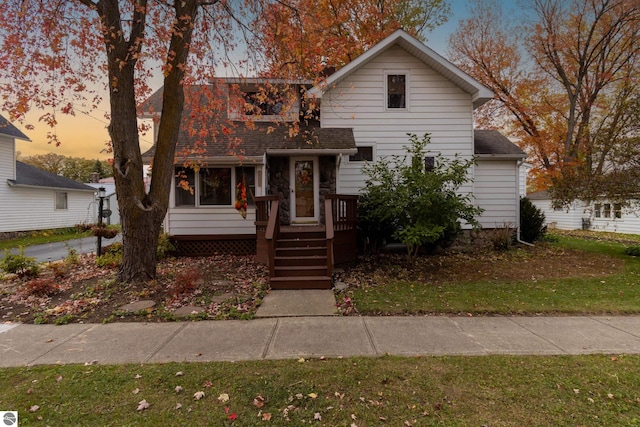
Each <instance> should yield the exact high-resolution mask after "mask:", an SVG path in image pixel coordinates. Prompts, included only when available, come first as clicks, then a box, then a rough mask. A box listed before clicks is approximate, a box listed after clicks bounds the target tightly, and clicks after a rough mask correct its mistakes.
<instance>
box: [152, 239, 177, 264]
mask: <svg viewBox="0 0 640 427" xmlns="http://www.w3.org/2000/svg"><path fill="white" fill-rule="evenodd" d="M175 250H176V248H175V246H173V244H172V243H171V240H170V239H169V235H168V234H167V233H160V235H159V236H158V247H157V249H156V256H157V257H158V260H161V259H163V258H165V257H167V256H168V255H169V254H170V253H171V252H174V251H175Z"/></svg>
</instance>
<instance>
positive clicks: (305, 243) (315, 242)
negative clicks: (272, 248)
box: [276, 239, 327, 248]
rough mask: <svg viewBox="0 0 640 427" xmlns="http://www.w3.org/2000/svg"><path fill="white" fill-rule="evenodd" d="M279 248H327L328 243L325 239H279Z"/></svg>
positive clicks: (277, 245)
mask: <svg viewBox="0 0 640 427" xmlns="http://www.w3.org/2000/svg"><path fill="white" fill-rule="evenodd" d="M276 247H278V248H309V247H325V248H326V247H327V241H326V240H324V239H287V240H283V239H279V240H278V242H277V243H276Z"/></svg>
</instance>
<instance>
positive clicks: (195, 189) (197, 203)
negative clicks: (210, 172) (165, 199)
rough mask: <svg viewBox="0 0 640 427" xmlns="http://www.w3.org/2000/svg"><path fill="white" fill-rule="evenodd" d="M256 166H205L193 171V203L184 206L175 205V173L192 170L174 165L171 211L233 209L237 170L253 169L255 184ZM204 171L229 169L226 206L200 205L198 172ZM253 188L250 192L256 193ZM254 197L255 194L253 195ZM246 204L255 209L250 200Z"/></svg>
mask: <svg viewBox="0 0 640 427" xmlns="http://www.w3.org/2000/svg"><path fill="white" fill-rule="evenodd" d="M258 166H259V165H257V164H256V165H237V164H236V165H207V166H206V167H201V168H199V169H198V171H194V178H193V180H194V182H193V183H191V185H192V187H193V192H194V194H193V198H194V202H193V204H188V205H187V204H184V205H176V191H177V190H178V189H179V187H178V183H177V177H176V172H177V171H178V170H179V169H192V168H184V167H182V166H178V165H174V167H173V168H174V169H173V172H174V173H173V187H172V189H173V194H172V201H171V206H172V208H173V209H194V208H196V209H215V208H229V207H233V205H234V203H235V199H236V185H237V183H238V181H237V179H238V175H237V173H236V172H237V169H238V168H241V167H244V168H253V174H254V180H256V181H255V182H257V176H256V175H257V173H258ZM204 169H230V170H231V182H230V187H231V188H230V191H231V202H230V203H229V204H228V205H203V204H201V203H200V196H201V194H200V187H201V179H200V170H204ZM254 186H255V188H254V189H253V190H252V191H254V192H256V191H257V184H254ZM248 191H249V189H248V187H247V198H248V199H249V198H250V197H251V196H249V194H248ZM254 196H255V194H254ZM247 203H248V205H249V207H250V208H251V207H255V205H254V204H252V202H251V200H247Z"/></svg>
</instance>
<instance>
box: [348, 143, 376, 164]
mask: <svg viewBox="0 0 640 427" xmlns="http://www.w3.org/2000/svg"><path fill="white" fill-rule="evenodd" d="M369 147H371V160H351V155H347V161H348V162H349V163H354V164H362V163H364V162H372V163H373V162H375V161H376V144H374V143H364V144H358V145H357V146H356V149H358V148H369Z"/></svg>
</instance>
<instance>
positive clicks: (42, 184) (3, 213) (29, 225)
mask: <svg viewBox="0 0 640 427" xmlns="http://www.w3.org/2000/svg"><path fill="white" fill-rule="evenodd" d="M16 139H21V140H25V141H29V138H28V137H27V136H26V135H25V134H23V133H22V132H21V131H20V130H19V129H18V128H16V127H15V126H13V125H12V124H11V123H9V122H8V121H7V120H6V119H5V118H4V117H2V116H0V233H2V232H14V231H30V230H46V229H51V228H64V227H73V226H74V225H76V224H79V223H84V222H93V220H94V218H93V217H92V204H93V203H94V189H93V188H91V187H89V186H88V185H84V184H81V183H79V182H76V181H73V180H70V179H67V178H64V177H61V176H57V175H54V174H52V173H49V172H45V171H43V170H41V169H38V168H35V167H33V166H30V165H28V164H26V163H22V162H19V161H16V155H15V140H16Z"/></svg>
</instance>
